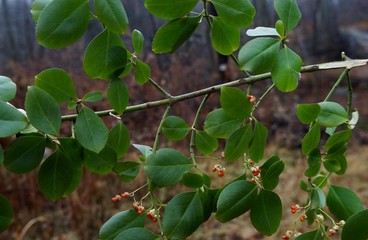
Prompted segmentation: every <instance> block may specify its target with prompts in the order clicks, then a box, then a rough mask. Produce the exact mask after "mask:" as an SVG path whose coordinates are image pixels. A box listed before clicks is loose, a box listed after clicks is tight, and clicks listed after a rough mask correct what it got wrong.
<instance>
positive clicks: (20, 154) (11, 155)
mask: <svg viewBox="0 0 368 240" xmlns="http://www.w3.org/2000/svg"><path fill="white" fill-rule="evenodd" d="M45 147H46V139H45V137H43V136H39V135H30V136H23V137H19V138H17V139H15V140H14V141H13V142H12V143H10V145H9V146H8V148H7V149H6V151H5V153H4V166H5V167H6V169H7V170H9V171H11V172H14V173H27V172H30V171H32V170H33V169H35V168H36V167H37V166H38V165H39V164H40V162H41V161H42V158H43V154H44V152H45Z"/></svg>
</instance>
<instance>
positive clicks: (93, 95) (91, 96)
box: [82, 91, 103, 102]
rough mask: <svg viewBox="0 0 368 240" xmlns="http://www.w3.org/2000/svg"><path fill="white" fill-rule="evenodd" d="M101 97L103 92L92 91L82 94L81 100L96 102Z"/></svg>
mask: <svg viewBox="0 0 368 240" xmlns="http://www.w3.org/2000/svg"><path fill="white" fill-rule="evenodd" d="M102 98H103V93H102V92H101V91H93V92H88V93H86V95H84V96H83V98H82V101H83V102H98V101H101V100H102Z"/></svg>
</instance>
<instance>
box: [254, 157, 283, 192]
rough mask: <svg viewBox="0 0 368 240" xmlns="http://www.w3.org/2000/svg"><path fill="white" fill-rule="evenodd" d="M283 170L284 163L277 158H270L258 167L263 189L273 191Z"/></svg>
mask: <svg viewBox="0 0 368 240" xmlns="http://www.w3.org/2000/svg"><path fill="white" fill-rule="evenodd" d="M284 168H285V163H284V162H283V161H281V160H280V158H279V157H278V156H272V157H270V158H269V159H267V161H266V162H265V163H264V164H263V165H262V166H261V167H260V169H261V179H262V184H263V187H264V188H265V189H267V190H273V189H274V188H276V187H277V185H278V184H279V177H280V174H281V173H282V171H283V170H284Z"/></svg>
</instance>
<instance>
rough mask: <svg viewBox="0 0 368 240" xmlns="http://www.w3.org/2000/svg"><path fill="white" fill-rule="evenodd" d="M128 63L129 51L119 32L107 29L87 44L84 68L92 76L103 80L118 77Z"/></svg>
mask: <svg viewBox="0 0 368 240" xmlns="http://www.w3.org/2000/svg"><path fill="white" fill-rule="evenodd" d="M126 64H127V51H126V49H125V46H124V43H123V42H122V40H121V38H120V36H119V35H118V34H114V33H112V32H110V31H108V30H107V29H106V30H104V31H103V32H102V33H100V34H99V35H98V36H97V37H95V38H94V39H93V40H92V41H91V42H90V44H89V45H88V46H87V49H86V52H85V55H84V59H83V69H84V71H85V72H86V74H87V75H88V76H89V77H91V78H100V79H103V80H108V79H114V78H116V77H118V76H119V75H120V74H121V73H122V72H123V71H124V69H125V67H126Z"/></svg>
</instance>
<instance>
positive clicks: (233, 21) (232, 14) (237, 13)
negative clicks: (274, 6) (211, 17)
mask: <svg viewBox="0 0 368 240" xmlns="http://www.w3.org/2000/svg"><path fill="white" fill-rule="evenodd" d="M212 3H213V5H214V7H215V9H216V12H217V14H218V16H219V17H220V19H221V21H223V22H224V23H225V24H227V25H230V26H234V27H236V28H244V27H248V26H249V25H250V24H251V23H252V22H253V18H254V16H255V15H256V9H255V8H254V7H253V5H252V4H251V3H250V2H249V1H248V0H243V1H231V0H214V1H212Z"/></svg>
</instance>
